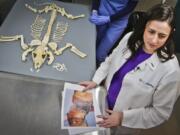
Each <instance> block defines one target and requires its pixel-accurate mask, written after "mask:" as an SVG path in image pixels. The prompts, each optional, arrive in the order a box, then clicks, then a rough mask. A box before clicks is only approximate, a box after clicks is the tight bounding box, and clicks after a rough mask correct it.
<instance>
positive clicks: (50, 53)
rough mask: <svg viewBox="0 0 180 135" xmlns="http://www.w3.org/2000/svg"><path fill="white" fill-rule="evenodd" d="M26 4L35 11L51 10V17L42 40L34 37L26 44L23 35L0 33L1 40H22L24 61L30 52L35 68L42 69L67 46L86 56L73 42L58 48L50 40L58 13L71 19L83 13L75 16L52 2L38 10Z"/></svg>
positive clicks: (74, 51)
mask: <svg viewBox="0 0 180 135" xmlns="http://www.w3.org/2000/svg"><path fill="white" fill-rule="evenodd" d="M25 6H26V7H27V8H28V9H30V10H31V11H33V12H34V13H40V14H41V13H43V12H45V13H48V12H49V11H51V17H50V20H49V24H48V28H47V32H46V33H45V36H44V38H43V39H42V40H39V39H34V40H32V41H31V42H30V44H25V43H24V37H23V35H15V36H2V35H0V41H1V42H3V41H15V40H20V41H21V48H22V49H23V50H24V52H23V53H22V61H26V59H27V55H28V54H29V53H31V54H32V60H33V64H34V68H35V69H37V70H38V69H40V68H41V66H42V65H43V64H44V62H45V61H46V59H47V60H48V62H47V63H48V65H50V64H52V62H53V61H54V55H61V54H62V53H63V51H64V50H65V49H67V48H70V51H72V52H73V53H75V54H76V55H78V56H79V57H81V58H84V57H86V56H87V55H86V54H85V53H83V52H81V51H80V50H78V49H77V48H76V47H75V46H74V45H73V44H71V43H66V45H65V46H64V47H62V48H59V49H58V46H57V43H56V42H49V38H50V34H51V29H52V25H53V23H54V21H55V19H56V16H57V13H60V14H61V15H62V16H66V17H67V18H69V19H77V18H82V17H84V15H83V14H81V15H79V16H73V15H71V14H68V13H67V12H66V11H65V10H64V8H60V7H58V6H57V5H56V4H54V3H52V4H50V5H48V6H45V8H44V9H41V10H37V9H35V8H33V7H31V6H30V5H28V4H25Z"/></svg>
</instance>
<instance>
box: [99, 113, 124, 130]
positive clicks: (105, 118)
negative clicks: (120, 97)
mask: <svg viewBox="0 0 180 135" xmlns="http://www.w3.org/2000/svg"><path fill="white" fill-rule="evenodd" d="M106 112H107V115H98V116H97V117H98V118H102V120H101V121H99V122H97V124H98V125H99V126H100V127H104V128H111V127H116V126H120V125H121V122H122V118H123V112H116V111H112V110H106Z"/></svg>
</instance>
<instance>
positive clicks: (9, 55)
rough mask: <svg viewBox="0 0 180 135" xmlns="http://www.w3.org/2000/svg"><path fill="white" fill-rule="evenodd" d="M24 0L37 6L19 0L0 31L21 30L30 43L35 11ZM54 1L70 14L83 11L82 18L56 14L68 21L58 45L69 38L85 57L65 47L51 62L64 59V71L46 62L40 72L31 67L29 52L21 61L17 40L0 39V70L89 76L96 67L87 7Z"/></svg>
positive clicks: (65, 77)
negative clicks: (29, 8) (26, 58)
mask: <svg viewBox="0 0 180 135" xmlns="http://www.w3.org/2000/svg"><path fill="white" fill-rule="evenodd" d="M25 2H26V3H28V4H30V5H32V6H34V7H37V6H36V5H33V2H32V0H18V1H17V2H16V4H15V5H14V7H13V9H12V10H11V12H10V13H9V15H8V16H7V18H6V20H5V21H4V22H3V24H2V26H1V27H0V35H17V34H23V35H24V37H25V42H26V43H30V41H31V40H32V39H33V38H32V36H31V35H30V34H31V28H30V26H31V24H32V23H33V21H34V19H35V17H36V15H37V14H34V13H33V12H31V11H29V10H28V9H27V8H25V6H24V4H25ZM55 3H56V4H57V5H59V6H60V7H64V8H65V10H66V11H67V12H68V13H71V14H73V15H79V14H82V13H83V14H85V15H86V17H85V18H83V19H78V20H73V21H72V20H69V19H67V18H65V17H62V16H60V15H58V17H57V21H63V22H68V24H69V29H68V32H67V34H66V35H65V37H64V40H63V41H62V42H61V44H58V46H59V47H63V46H65V43H67V42H69V43H72V44H74V45H75V46H76V47H77V48H79V49H80V50H81V51H83V52H85V53H86V54H87V55H88V56H87V57H86V58H85V59H81V58H79V57H78V56H77V55H75V54H74V53H72V52H70V51H69V50H66V51H65V52H64V53H63V54H62V55H60V56H57V57H56V59H55V61H54V63H56V62H59V63H64V64H65V65H66V68H67V72H59V71H57V70H55V69H54V68H52V65H51V66H48V65H47V64H46V63H45V64H44V65H43V67H42V68H41V70H40V71H39V72H36V71H31V70H30V69H31V68H33V64H32V60H31V57H30V55H29V56H28V61H26V62H22V61H21V54H22V52H23V51H22V49H21V47H20V41H13V42H3V43H2V42H0V71H4V72H10V73H17V74H24V75H30V76H35V77H40V78H49V79H56V80H63V81H72V82H79V81H82V80H90V79H91V77H92V76H93V73H94V71H95V26H94V25H92V24H91V23H90V22H89V21H88V18H89V7H87V6H84V5H77V4H71V3H63V2H59V1H55ZM41 7H44V6H41ZM42 16H43V18H46V19H48V18H49V17H50V13H48V14H44V13H43V14H42ZM54 26H56V24H55V25H54Z"/></svg>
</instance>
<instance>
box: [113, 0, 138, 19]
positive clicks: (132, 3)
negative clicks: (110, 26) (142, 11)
mask: <svg viewBox="0 0 180 135" xmlns="http://www.w3.org/2000/svg"><path fill="white" fill-rule="evenodd" d="M137 3H138V1H137V0H129V2H128V4H127V6H126V7H125V8H123V9H122V10H120V11H118V12H117V13H115V14H113V15H111V16H110V19H111V21H115V20H117V19H119V18H121V17H123V16H125V15H127V14H129V13H131V12H132V11H133V10H134V8H135V7H136V5H137Z"/></svg>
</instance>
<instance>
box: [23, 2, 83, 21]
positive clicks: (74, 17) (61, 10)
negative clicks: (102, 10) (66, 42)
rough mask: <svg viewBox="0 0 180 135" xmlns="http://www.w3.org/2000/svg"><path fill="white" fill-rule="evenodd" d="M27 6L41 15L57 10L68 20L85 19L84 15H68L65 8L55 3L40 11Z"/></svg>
mask: <svg viewBox="0 0 180 135" xmlns="http://www.w3.org/2000/svg"><path fill="white" fill-rule="evenodd" d="M25 6H26V7H27V8H28V9H29V10H31V11H32V12H34V13H40V14H41V13H43V12H45V13H47V12H49V11H51V10H56V11H57V12H58V13H60V14H61V16H66V17H67V18H68V19H78V18H83V17H85V15H84V14H80V15H77V16H73V15H72V14H68V13H67V12H66V11H65V9H64V8H60V7H59V6H57V5H56V4H55V3H51V4H49V5H48V6H45V8H43V9H40V10H38V9H36V8H33V7H32V6H30V5H28V4H25Z"/></svg>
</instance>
